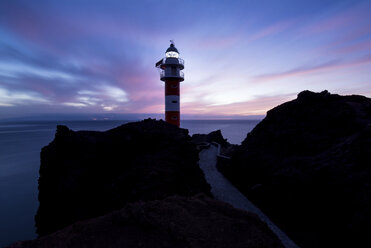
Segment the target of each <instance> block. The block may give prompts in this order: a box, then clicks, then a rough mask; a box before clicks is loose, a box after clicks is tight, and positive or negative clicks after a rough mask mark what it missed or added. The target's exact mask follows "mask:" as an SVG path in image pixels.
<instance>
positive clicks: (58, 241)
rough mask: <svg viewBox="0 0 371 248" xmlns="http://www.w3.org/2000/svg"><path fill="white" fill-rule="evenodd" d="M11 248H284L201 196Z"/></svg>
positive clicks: (137, 206)
mask: <svg viewBox="0 0 371 248" xmlns="http://www.w3.org/2000/svg"><path fill="white" fill-rule="evenodd" d="M10 247H11V248H36V247H37V248H49V247H54V248H64V247H69V248H75V247H76V248H77V247H92V248H93V247H127V248H134V247H143V248H157V247H158V248H160V247H161V248H165V247H169V248H173V247H180V248H182V247H184V248H185V247H200V248H202V247H213V248H219V247H220V248H221V247H234V248H239V247H241V248H245V247H249V248H254V247H256V248H264V247H267V248H274V247H283V246H282V245H281V243H280V242H279V240H278V239H277V238H276V237H275V236H274V235H273V233H272V232H271V230H270V229H269V228H268V227H267V226H266V225H265V224H263V223H262V222H261V221H260V220H259V219H258V217H257V216H255V215H253V214H250V213H248V212H245V211H241V210H237V209H234V208H233V207H231V206H230V205H228V204H226V203H222V202H219V201H216V200H212V199H211V198H209V197H206V196H197V197H179V196H173V197H169V198H166V199H164V200H156V201H149V202H136V203H130V204H127V205H126V206H125V207H124V208H122V209H121V210H119V211H114V212H112V213H109V214H107V215H105V216H101V217H97V218H94V219H90V220H85V221H81V222H77V223H75V224H73V225H71V226H69V227H66V228H64V229H62V230H60V231H58V232H55V233H53V234H51V235H47V236H44V237H41V238H39V239H36V240H33V241H23V242H19V243H16V244H13V245H12V246H10Z"/></svg>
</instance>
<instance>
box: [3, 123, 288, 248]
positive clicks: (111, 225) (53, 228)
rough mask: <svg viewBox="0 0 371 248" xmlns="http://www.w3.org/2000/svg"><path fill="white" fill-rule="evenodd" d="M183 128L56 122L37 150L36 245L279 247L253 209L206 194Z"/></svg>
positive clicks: (30, 247) (29, 245) (25, 247)
mask: <svg viewBox="0 0 371 248" xmlns="http://www.w3.org/2000/svg"><path fill="white" fill-rule="evenodd" d="M197 162H198V151H197V150H196V145H195V144H194V143H192V142H191V137H190V136H189V135H188V130H185V129H180V128H178V127H176V126H173V125H170V124H168V123H165V122H163V121H155V120H144V121H142V122H136V123H128V124H125V125H122V126H120V127H118V128H115V129H112V130H108V131H106V132H90V131H78V132H74V131H72V130H70V129H68V128H67V127H65V126H58V127H57V132H56V135H55V138H54V140H53V141H52V142H51V143H50V144H49V145H48V146H46V147H44V148H43V149H42V152H41V167H40V178H39V201H40V207H39V209H38V212H37V215H36V227H37V231H38V233H39V236H40V237H39V238H38V239H35V240H30V241H22V242H17V243H15V244H13V245H11V246H10V247H12V248H20V247H22V248H34V247H41V248H42V247H56V248H58V247H71V248H74V247H128V248H130V247H133V248H134V247H144V248H153V247H154V248H156V247H205V248H206V247H216V248H218V247H241V248H242V247H257V248H258V247H262V248H264V247H267V248H268V247H277V248H278V247H282V244H281V242H280V241H279V240H278V238H277V237H276V236H275V235H274V234H273V233H272V232H271V230H270V229H269V228H268V226H267V225H266V224H265V223H263V222H262V221H260V220H259V218H258V217H257V216H256V215H254V214H251V213H248V212H245V211H242V210H237V209H234V208H233V207H232V206H230V205H228V204H226V203H223V202H220V201H216V200H214V199H212V198H211V194H210V186H209V185H208V184H207V182H206V181H205V178H204V175H203V173H202V171H201V169H200V168H199V166H198V164H197Z"/></svg>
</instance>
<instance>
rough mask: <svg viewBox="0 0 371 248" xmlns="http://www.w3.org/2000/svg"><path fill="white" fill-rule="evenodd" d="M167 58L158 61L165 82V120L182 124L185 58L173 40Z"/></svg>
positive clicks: (178, 124) (161, 76) (177, 124)
mask: <svg viewBox="0 0 371 248" xmlns="http://www.w3.org/2000/svg"><path fill="white" fill-rule="evenodd" d="M165 56H166V57H165V58H163V59H161V60H160V61H158V62H157V63H156V67H157V68H159V70H160V79H161V80H162V81H164V82H165V120H166V122H168V123H171V124H173V125H176V126H178V127H179V126H180V89H179V88H180V82H181V81H184V74H183V72H182V70H183V69H184V60H183V59H181V58H180V57H179V52H178V49H176V48H175V45H174V42H173V41H171V44H170V47H169V48H168V49H167V50H166V53H165Z"/></svg>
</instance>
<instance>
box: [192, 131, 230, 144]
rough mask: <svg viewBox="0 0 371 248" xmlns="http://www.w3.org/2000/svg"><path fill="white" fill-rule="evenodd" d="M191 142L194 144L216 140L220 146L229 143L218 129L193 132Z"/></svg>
mask: <svg viewBox="0 0 371 248" xmlns="http://www.w3.org/2000/svg"><path fill="white" fill-rule="evenodd" d="M192 142H193V143H195V144H201V143H210V142H216V143H219V144H220V145H222V146H227V145H229V143H228V141H227V139H224V137H223V135H222V132H221V131H220V130H216V131H213V132H211V133H209V134H194V135H192Z"/></svg>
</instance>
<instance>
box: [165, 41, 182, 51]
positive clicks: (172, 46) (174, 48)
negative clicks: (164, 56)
mask: <svg viewBox="0 0 371 248" xmlns="http://www.w3.org/2000/svg"><path fill="white" fill-rule="evenodd" d="M166 52H177V53H179V52H178V49H176V47H175V46H174V44H173V43H171V44H170V46H169V48H168V49H167V50H166Z"/></svg>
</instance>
